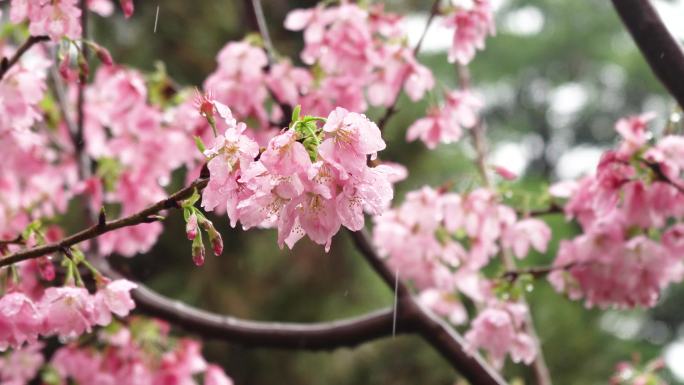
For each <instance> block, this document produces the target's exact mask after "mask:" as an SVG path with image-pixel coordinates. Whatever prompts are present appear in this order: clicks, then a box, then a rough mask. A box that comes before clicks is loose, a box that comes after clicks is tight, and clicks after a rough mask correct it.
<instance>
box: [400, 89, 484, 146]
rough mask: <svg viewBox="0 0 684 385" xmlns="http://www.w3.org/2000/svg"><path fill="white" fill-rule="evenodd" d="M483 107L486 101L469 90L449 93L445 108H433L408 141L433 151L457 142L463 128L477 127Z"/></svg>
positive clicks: (408, 135) (416, 124) (408, 134)
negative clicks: (416, 141) (415, 142)
mask: <svg viewBox="0 0 684 385" xmlns="http://www.w3.org/2000/svg"><path fill="white" fill-rule="evenodd" d="M482 105H483V102H482V100H481V99H480V98H479V97H478V96H476V95H475V94H473V93H472V92H471V91H469V90H455V91H452V92H449V93H447V94H446V97H445V102H444V105H443V106H440V107H432V108H430V109H429V110H428V113H427V116H426V117H424V118H421V119H418V120H416V121H415V122H414V123H413V124H412V125H411V126H410V127H409V129H408V131H407V132H406V140H408V141H409V142H412V141H414V140H416V139H420V140H421V141H422V142H423V143H425V145H426V146H427V147H428V148H429V149H431V150H432V149H434V148H435V147H437V145H438V144H439V143H452V142H457V141H458V140H459V139H461V136H462V135H463V128H472V127H474V126H475V124H477V121H478V119H479V116H478V113H479V110H480V109H481V108H482Z"/></svg>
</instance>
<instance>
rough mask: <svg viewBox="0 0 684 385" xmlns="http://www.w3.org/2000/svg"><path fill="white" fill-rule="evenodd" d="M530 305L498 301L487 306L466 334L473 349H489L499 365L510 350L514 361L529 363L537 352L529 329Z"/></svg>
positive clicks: (494, 361)
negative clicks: (527, 321) (527, 322)
mask: <svg viewBox="0 0 684 385" xmlns="http://www.w3.org/2000/svg"><path fill="white" fill-rule="evenodd" d="M526 317H527V307H526V306H525V305H522V304H520V303H510V302H497V303H495V304H491V305H490V306H487V308H486V309H485V310H483V311H482V312H481V313H480V314H479V315H478V316H477V318H475V319H474V320H473V322H472V327H471V329H470V330H469V331H468V332H467V333H466V334H465V339H466V341H467V342H468V344H469V348H470V349H476V348H482V349H485V350H486V351H487V352H488V353H489V355H490V357H491V359H492V362H493V363H494V365H495V366H497V367H499V368H500V367H502V366H503V361H504V358H505V357H506V354H510V356H511V359H512V360H513V362H524V363H525V364H527V365H529V364H531V363H532V361H533V360H534V358H535V356H536V355H537V353H538V352H537V347H536V345H535V342H534V339H533V338H532V337H531V336H530V335H529V334H528V333H526V332H525V330H524V327H525V326H524V325H525V319H526Z"/></svg>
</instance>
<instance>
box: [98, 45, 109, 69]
mask: <svg viewBox="0 0 684 385" xmlns="http://www.w3.org/2000/svg"><path fill="white" fill-rule="evenodd" d="M95 54H96V55H97V58H98V59H100V61H101V62H102V64H104V65H108V66H110V65H112V64H114V59H112V55H111V54H110V53H109V51H108V50H107V48H105V47H102V46H99V45H98V46H97V48H96V49H95Z"/></svg>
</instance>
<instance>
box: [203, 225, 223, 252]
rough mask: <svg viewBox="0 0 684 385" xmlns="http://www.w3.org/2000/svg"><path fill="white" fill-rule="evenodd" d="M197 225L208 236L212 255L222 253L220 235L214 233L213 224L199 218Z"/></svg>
mask: <svg viewBox="0 0 684 385" xmlns="http://www.w3.org/2000/svg"><path fill="white" fill-rule="evenodd" d="M199 224H200V226H202V229H204V231H206V232H207V235H208V236H209V241H210V242H211V248H212V249H213V251H214V255H216V256H218V255H221V254H222V253H223V238H222V237H221V234H220V233H219V232H218V231H216V228H215V227H214V224H213V223H211V221H210V220H208V219H206V218H200V219H199Z"/></svg>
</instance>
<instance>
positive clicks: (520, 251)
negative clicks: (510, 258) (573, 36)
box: [501, 219, 551, 258]
mask: <svg viewBox="0 0 684 385" xmlns="http://www.w3.org/2000/svg"><path fill="white" fill-rule="evenodd" d="M550 239H551V229H550V228H549V226H548V225H547V224H546V223H544V222H543V221H540V220H538V219H523V220H521V221H519V222H516V223H515V224H514V225H513V226H511V227H509V228H507V229H506V230H505V231H504V233H503V236H502V238H501V242H502V244H503V246H504V247H507V248H510V249H511V250H513V254H514V255H515V256H516V257H518V258H523V257H525V256H526V255H527V253H528V252H529V249H530V246H532V247H533V248H534V249H535V250H537V251H538V252H540V253H544V252H546V247H547V245H548V243H549V240H550Z"/></svg>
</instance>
